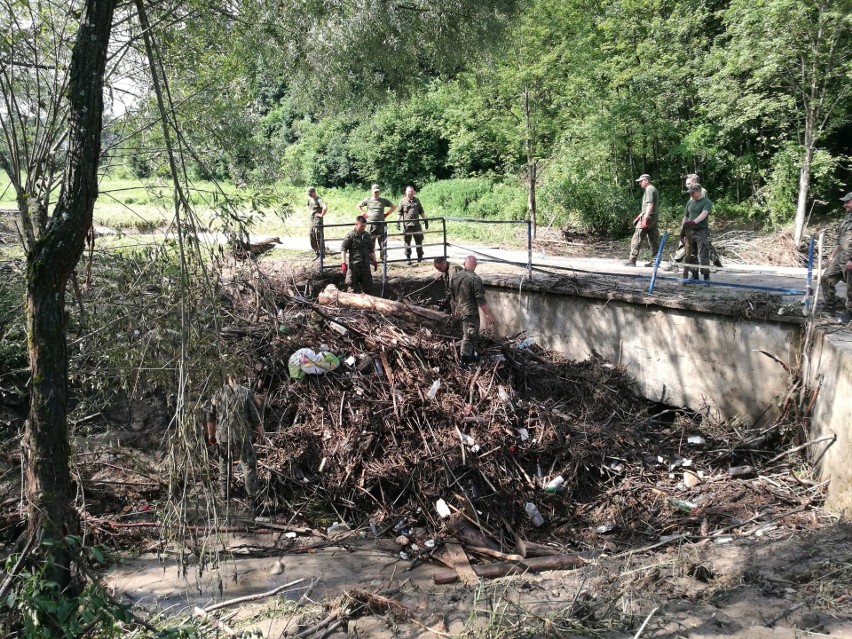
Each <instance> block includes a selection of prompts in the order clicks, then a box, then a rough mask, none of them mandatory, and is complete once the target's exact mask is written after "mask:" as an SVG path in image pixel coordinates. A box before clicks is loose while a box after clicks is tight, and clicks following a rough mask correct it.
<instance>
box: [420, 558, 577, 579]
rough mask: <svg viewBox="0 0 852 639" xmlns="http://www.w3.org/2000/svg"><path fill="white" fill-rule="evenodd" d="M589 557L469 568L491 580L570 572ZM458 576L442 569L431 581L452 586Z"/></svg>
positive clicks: (531, 560) (446, 569) (434, 574)
mask: <svg viewBox="0 0 852 639" xmlns="http://www.w3.org/2000/svg"><path fill="white" fill-rule="evenodd" d="M589 559H590V556H589V555H586V554H584V553H571V554H567V555H553V556H551V557H529V558H527V559H524V560H523V561H501V562H498V563H496V564H482V565H479V566H471V567H472V568H473V571H474V572H475V573H476V575H477V576H478V577H485V578H486V579H493V578H495V577H505V576H506V575H521V574H524V573H527V572H542V571H544V570H570V569H572V568H579V567H580V566H584V565H585V564H586V563H588V561H589ZM458 578H459V576H458V573H457V572H456V571H455V570H450V569H448V568H442V569H441V570H438V571H437V572H435V573H433V574H432V581H433V582H434V583H435V584H437V585H442V584H452V583H455V582H456V581H457V580H458Z"/></svg>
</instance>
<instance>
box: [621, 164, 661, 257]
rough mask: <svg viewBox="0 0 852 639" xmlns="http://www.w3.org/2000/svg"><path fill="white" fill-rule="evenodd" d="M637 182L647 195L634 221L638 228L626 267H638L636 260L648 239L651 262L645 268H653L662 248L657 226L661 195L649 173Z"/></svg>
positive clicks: (640, 177)
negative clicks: (658, 252) (643, 243)
mask: <svg viewBox="0 0 852 639" xmlns="http://www.w3.org/2000/svg"><path fill="white" fill-rule="evenodd" d="M636 181H637V182H639V186H641V187H642V188H643V189H644V190H645V193H644V195H642V209H641V210H640V211H639V215H637V216H636V219H634V220H633V224H634V226H635V227H636V228H635V230H634V232H633V239H632V240H631V241H630V259H629V260H627V261H626V262H625V263H624V265H625V266H636V258H638V257H639V249H640V248H641V246H642V241H643V240H645V239H647V240H648V245H649V246H650V247H651V261H650V262H648V263H647V264H645V266H653V265H654V262H653V260H654V258H655V257H656V255H657V250H658V249H659V248H660V229H659V227H658V226H657V216H658V214H659V208H660V195H659V193H657V189H656V187H655V186H654V185H653V184H651V176H650V175H648V174H647V173H643V174H642V175H640V176H639V178H638V179H637V180H636Z"/></svg>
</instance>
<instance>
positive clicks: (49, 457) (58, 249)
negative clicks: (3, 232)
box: [24, 0, 115, 587]
mask: <svg viewBox="0 0 852 639" xmlns="http://www.w3.org/2000/svg"><path fill="white" fill-rule="evenodd" d="M114 9H115V0H86V2H85V4H84V7H83V11H82V15H81V17H80V26H79V29H78V31H77V40H76V43H75V44H74V50H73V52H72V54H71V69H70V75H69V78H70V79H69V88H68V99H69V101H70V112H69V130H70V134H69V138H68V144H69V148H68V165H67V166H66V170H65V177H64V179H63V182H62V188H61V191H60V194H59V199H58V201H57V203H56V209H55V210H54V212H53V216H52V219H51V221H50V222H49V223H48V224H47V226H46V227H45V228H43V229H40V232H39V235H38V237H37V239H35V241H34V243H33V244H32V246H31V247H30V250H29V252H28V253H27V299H26V314H27V340H28V348H29V357H30V369H31V374H32V390H31V394H30V418H29V420H28V421H27V425H26V429H25V432H24V448H25V451H26V496H27V513H28V515H29V529H30V532H31V534H36V535H38V536H39V537H40V538H41V540H42V541H45V540H51V541H52V542H53V543H52V544H48V545H46V546H44V549H45V552H46V553H47V554H48V557H47V558H48V565H49V566H50V568H49V573H48V577H49V578H50V579H52V580H54V581H56V582H57V583H58V584H59V585H60V587H65V586H66V585H67V584H68V583H69V582H70V578H71V573H70V563H71V555H70V552H69V550H68V548H67V546H66V545H65V544H64V543H63V541H62V540H63V537H64V536H65V535H67V534H69V533H71V532H73V531H74V530H75V528H76V526H75V522H74V517H73V510H72V509H71V496H72V494H73V493H72V490H73V489H72V486H71V473H70V469H69V463H68V461H69V444H68V419H67V406H66V395H67V374H68V353H67V350H66V343H65V285H66V283H67V281H68V278H69V277H70V275H71V272H72V271H73V269H74V266H75V265H76V264H77V261H78V259H79V257H80V254H81V253H82V250H83V244H84V241H85V238H86V233H87V232H88V229H89V228H90V227H91V225H92V209H93V208H94V204H95V199H96V197H97V189H98V182H97V169H98V160H99V157H100V146H101V123H102V116H103V79H104V69H105V66H106V56H107V45H108V44H109V36H110V32H111V28H112V16H113V11H114Z"/></svg>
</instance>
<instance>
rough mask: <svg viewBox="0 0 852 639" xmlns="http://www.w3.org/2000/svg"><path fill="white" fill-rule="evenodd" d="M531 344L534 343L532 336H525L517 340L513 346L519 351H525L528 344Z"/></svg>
mask: <svg viewBox="0 0 852 639" xmlns="http://www.w3.org/2000/svg"><path fill="white" fill-rule="evenodd" d="M533 344H535V340H534V339H533V338H532V337H527V338H526V339H524V340H521V341H520V342H518V344H517V346H515V348H517V349H518V350H519V351H525V350H527V349H528V348H529V347H530V346H532V345H533Z"/></svg>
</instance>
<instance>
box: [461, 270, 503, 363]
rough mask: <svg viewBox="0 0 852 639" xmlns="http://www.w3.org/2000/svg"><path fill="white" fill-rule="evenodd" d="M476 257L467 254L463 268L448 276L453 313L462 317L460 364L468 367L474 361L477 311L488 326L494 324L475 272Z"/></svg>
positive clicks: (477, 329)
mask: <svg viewBox="0 0 852 639" xmlns="http://www.w3.org/2000/svg"><path fill="white" fill-rule="evenodd" d="M475 271H476V258H475V257H474V256H473V255H468V256H467V259H465V261H464V269H463V270H460V271H458V272H457V273H455V274H454V275H452V277H451V278H450V290H451V292H452V297H453V300H454V302H455V309H454V311H455V314H456V315H460V316H461V318H462V342H461V365H462V368H470V366H471V364H473V363H474V362H475V361H476V358H477V355H476V351H475V349H474V347H475V346H476V340H477V339H478V338H479V311H480V310H481V311H482V313H483V315H485V321H486V322H487V323H488V326H493V325H494V317H493V316H492V315H491V309H489V308H488V304H487V303H486V302H485V287H483V286H482V280H481V279H479V276H478V275H477V274H476V273H475Z"/></svg>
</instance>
